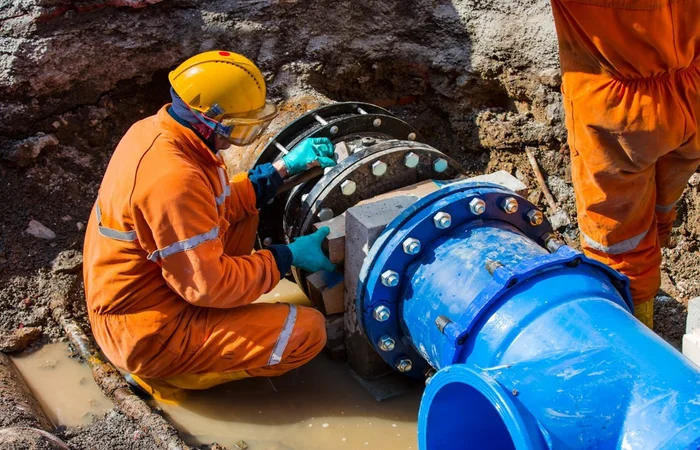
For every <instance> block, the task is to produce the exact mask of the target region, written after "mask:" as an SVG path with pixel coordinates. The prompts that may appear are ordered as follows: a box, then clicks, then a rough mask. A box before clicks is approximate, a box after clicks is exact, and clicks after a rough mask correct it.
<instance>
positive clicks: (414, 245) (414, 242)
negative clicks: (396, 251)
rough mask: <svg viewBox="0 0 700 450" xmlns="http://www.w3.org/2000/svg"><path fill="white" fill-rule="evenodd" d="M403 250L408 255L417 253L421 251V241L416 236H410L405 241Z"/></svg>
mask: <svg viewBox="0 0 700 450" xmlns="http://www.w3.org/2000/svg"><path fill="white" fill-rule="evenodd" d="M403 251H404V253H406V254H407V255H417V254H418V252H420V241H419V240H418V239H415V238H408V239H406V240H405V241H403Z"/></svg>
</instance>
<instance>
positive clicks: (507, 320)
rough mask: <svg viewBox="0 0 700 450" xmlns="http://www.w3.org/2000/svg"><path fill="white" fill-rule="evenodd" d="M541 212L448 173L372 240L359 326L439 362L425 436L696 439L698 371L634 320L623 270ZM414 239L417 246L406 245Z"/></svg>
mask: <svg viewBox="0 0 700 450" xmlns="http://www.w3.org/2000/svg"><path fill="white" fill-rule="evenodd" d="M509 198H514V199H515V200H516V201H517V203H518V211H517V212H515V213H511V214H508V213H507V212H505V211H504V208H503V204H504V201H505V200H506V199H509ZM474 199H481V200H483V201H484V202H485V206H486V208H485V209H486V211H485V212H484V213H482V214H477V213H475V212H474V210H473V209H472V208H470V205H471V204H472V203H473V201H474ZM535 210H536V208H535V207H534V206H533V205H532V204H530V203H529V202H527V201H526V200H525V199H522V198H520V197H517V196H515V195H514V194H513V193H512V192H510V191H507V190H505V189H503V188H501V187H498V186H495V185H487V184H475V183H465V182H461V183H454V184H452V185H448V186H445V187H443V188H442V189H440V190H439V191H438V192H436V193H434V194H431V195H430V196H429V197H426V198H424V199H422V200H421V201H419V202H417V203H416V204H415V205H413V206H412V207H411V208H409V209H408V210H406V211H404V213H403V214H401V216H399V217H398V218H397V219H396V220H395V221H394V222H393V223H392V224H390V225H389V227H387V229H386V230H385V232H384V233H383V235H382V236H381V237H380V239H379V240H378V241H377V242H376V243H375V245H374V246H373V247H372V249H371V251H370V255H369V257H368V258H367V261H366V262H365V266H364V267H363V271H362V274H361V277H360V280H361V286H362V289H361V291H360V295H359V296H358V304H357V306H358V311H362V312H363V326H364V331H365V333H366V334H367V336H368V338H369V339H370V341H372V342H373V343H374V344H375V348H376V350H377V351H378V353H379V354H380V355H381V356H382V357H383V358H384V359H385V360H386V361H387V362H388V363H389V364H391V365H393V366H394V367H396V368H397V369H398V370H401V371H403V372H406V373H407V374H409V375H412V376H416V377H418V376H421V375H423V374H426V373H427V372H429V371H430V370H431V368H432V369H435V370H438V372H437V373H436V374H434V375H433V376H432V377H430V378H429V383H428V385H427V387H426V390H425V393H424V395H423V400H422V402H421V408H420V412H419V423H418V440H419V447H420V448H421V449H431V450H432V449H463V448H499V449H500V448H518V449H562V448H623V449H638V448H668V449H676V448H692V449H697V448H700V371H698V369H697V367H695V366H694V365H693V364H692V363H690V362H689V361H688V360H686V359H685V357H683V356H682V355H681V354H680V353H678V352H677V351H676V350H675V349H673V348H672V347H671V346H669V345H668V344H667V343H666V342H664V341H663V340H662V339H661V338H659V337H658V336H657V335H655V334H654V333H653V332H651V331H650V330H648V329H647V328H646V327H644V326H643V325H642V324H641V323H640V322H638V321H637V320H636V319H635V318H634V316H633V315H632V314H631V311H632V303H631V299H630V295H629V288H628V281H627V279H626V278H625V277H622V276H621V275H620V274H618V273H617V272H614V271H613V270H611V269H609V268H608V267H606V266H604V265H602V264H600V263H598V262H595V261H593V260H590V259H588V258H586V257H585V256H583V255H582V254H580V253H579V252H576V251H574V250H572V249H571V248H569V247H567V246H563V245H560V244H557V245H551V244H552V243H555V242H556V241H554V240H553V235H552V234H551V227H550V226H549V224H548V223H547V222H546V221H545V222H543V223H537V221H533V220H531V219H530V217H531V215H528V213H531V211H535ZM441 213H442V215H441V216H438V214H441ZM445 214H447V215H448V217H449V218H450V221H449V224H447V222H442V223H438V222H439V221H437V219H436V218H437V217H444V215H445ZM445 224H447V226H444V225H445ZM408 239H413V240H416V241H419V242H420V250H419V251H417V252H410V251H406V249H405V243H406V242H407V240H408ZM547 244H550V245H549V250H550V251H548V250H547V249H546V248H545V247H546V246H547ZM389 271H392V272H394V273H396V274H397V278H398V283H391V282H387V276H386V275H387V273H389ZM382 308H384V309H382ZM377 311H384V312H386V311H388V318H387V314H383V315H382V314H378V313H377ZM387 343H393V345H387Z"/></svg>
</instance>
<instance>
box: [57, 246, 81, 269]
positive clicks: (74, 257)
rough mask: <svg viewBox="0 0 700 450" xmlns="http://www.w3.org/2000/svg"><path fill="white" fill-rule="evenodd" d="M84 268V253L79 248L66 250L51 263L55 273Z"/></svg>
mask: <svg viewBox="0 0 700 450" xmlns="http://www.w3.org/2000/svg"><path fill="white" fill-rule="evenodd" d="M82 268H83V254H82V253H81V252H79V251H78V250H65V251H62V252H61V253H59V254H58V256H56V258H54V260H53V262H52V263H51V270H52V271H53V273H75V272H78V271H80V269H82Z"/></svg>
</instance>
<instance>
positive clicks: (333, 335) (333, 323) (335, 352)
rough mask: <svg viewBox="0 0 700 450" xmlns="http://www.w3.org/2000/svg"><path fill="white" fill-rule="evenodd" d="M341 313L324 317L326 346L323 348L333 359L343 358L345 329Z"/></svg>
mask: <svg viewBox="0 0 700 450" xmlns="http://www.w3.org/2000/svg"><path fill="white" fill-rule="evenodd" d="M344 328H345V327H344V324H343V315H342V314H333V315H332V316H328V317H326V336H327V337H328V339H326V346H325V347H324V350H325V351H326V353H328V355H329V356H330V357H331V359H333V360H338V359H344V358H345V329H344Z"/></svg>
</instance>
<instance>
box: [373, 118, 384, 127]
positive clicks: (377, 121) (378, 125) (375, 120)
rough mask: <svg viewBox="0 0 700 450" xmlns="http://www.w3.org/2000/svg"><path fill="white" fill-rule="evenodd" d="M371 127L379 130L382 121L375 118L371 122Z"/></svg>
mask: <svg viewBox="0 0 700 450" xmlns="http://www.w3.org/2000/svg"><path fill="white" fill-rule="evenodd" d="M372 125H374V127H375V128H379V127H381V126H382V119H379V118H376V119H374V121H372Z"/></svg>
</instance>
